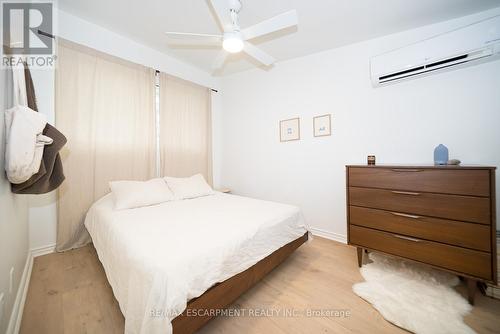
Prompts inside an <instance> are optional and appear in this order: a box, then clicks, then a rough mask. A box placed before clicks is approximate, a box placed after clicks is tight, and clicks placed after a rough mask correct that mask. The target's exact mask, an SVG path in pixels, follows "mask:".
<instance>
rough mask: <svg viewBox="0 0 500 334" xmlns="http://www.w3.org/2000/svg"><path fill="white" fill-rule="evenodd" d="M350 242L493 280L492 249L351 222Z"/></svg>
mask: <svg viewBox="0 0 500 334" xmlns="http://www.w3.org/2000/svg"><path fill="white" fill-rule="evenodd" d="M349 243H351V244H354V245H357V246H361V247H366V248H370V249H373V250H378V251H381V252H386V253H389V254H393V255H398V256H402V257H405V258H408V259H412V260H416V261H420V262H424V263H428V264H432V265H435V266H438V267H441V268H445V269H449V270H453V271H458V272H463V273H465V274H468V275H471V276H475V277H479V278H483V279H486V280H492V275H491V256H490V254H489V253H485V252H480V251H475V250H470V249H466V248H461V247H456V246H449V245H445V244H441V243H437V242H432V241H426V240H420V239H413V238H408V237H404V236H400V235H397V234H391V233H387V232H381V231H377V230H373V229H370V228H365V227H359V226H355V225H351V226H350V228H349Z"/></svg>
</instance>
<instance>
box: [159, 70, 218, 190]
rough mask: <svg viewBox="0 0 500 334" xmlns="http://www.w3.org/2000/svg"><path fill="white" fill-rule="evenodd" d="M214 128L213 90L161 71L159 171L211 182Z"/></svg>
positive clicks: (162, 173)
mask: <svg viewBox="0 0 500 334" xmlns="http://www.w3.org/2000/svg"><path fill="white" fill-rule="evenodd" d="M211 129H212V124H211V92H210V89H209V88H207V87H203V86H199V85H196V84H194V83H192V82H189V81H185V80H182V79H179V78H176V77H173V76H171V75H168V74H165V73H160V160H161V163H160V174H161V175H162V176H176V177H185V176H190V175H193V174H197V173H201V174H202V175H203V176H204V177H205V179H206V180H207V182H208V183H210V184H212V141H211V138H212V134H211Z"/></svg>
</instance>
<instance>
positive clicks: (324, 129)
mask: <svg viewBox="0 0 500 334" xmlns="http://www.w3.org/2000/svg"><path fill="white" fill-rule="evenodd" d="M313 124H314V129H313V131H314V137H323V136H331V135H332V115H330V114H328V115H321V116H316V117H314V118H313Z"/></svg>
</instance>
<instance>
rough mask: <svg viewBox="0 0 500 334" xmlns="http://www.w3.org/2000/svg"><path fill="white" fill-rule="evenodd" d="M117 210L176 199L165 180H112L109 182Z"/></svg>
mask: <svg viewBox="0 0 500 334" xmlns="http://www.w3.org/2000/svg"><path fill="white" fill-rule="evenodd" d="M109 187H110V188H111V192H112V193H113V199H114V202H115V210H121V209H132V208H139V207H141V206H148V205H154V204H159V203H163V202H168V201H172V200H174V194H172V192H171V191H170V189H169V188H168V186H167V184H166V183H165V180H163V179H161V178H156V179H151V180H149V181H112V182H110V183H109Z"/></svg>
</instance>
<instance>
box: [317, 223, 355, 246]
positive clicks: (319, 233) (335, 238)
mask: <svg viewBox="0 0 500 334" xmlns="http://www.w3.org/2000/svg"><path fill="white" fill-rule="evenodd" d="M310 230H311V233H312V234H313V235H317V236H318V237H323V238H326V239H330V240H333V241H338V242H341V243H343V244H347V236H345V235H343V234H340V233H334V232H330V231H325V230H322V229H320V228H315V227H311V228H310Z"/></svg>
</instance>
